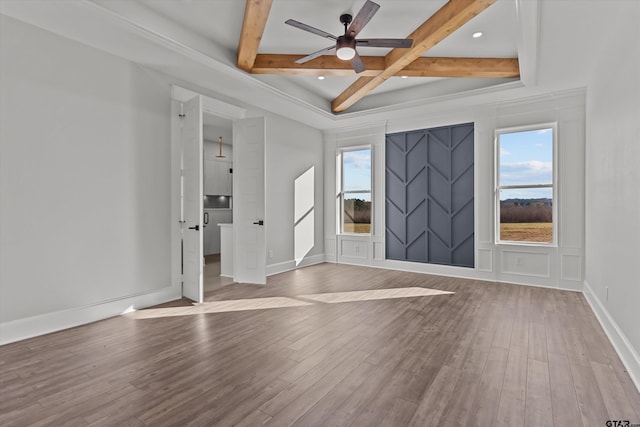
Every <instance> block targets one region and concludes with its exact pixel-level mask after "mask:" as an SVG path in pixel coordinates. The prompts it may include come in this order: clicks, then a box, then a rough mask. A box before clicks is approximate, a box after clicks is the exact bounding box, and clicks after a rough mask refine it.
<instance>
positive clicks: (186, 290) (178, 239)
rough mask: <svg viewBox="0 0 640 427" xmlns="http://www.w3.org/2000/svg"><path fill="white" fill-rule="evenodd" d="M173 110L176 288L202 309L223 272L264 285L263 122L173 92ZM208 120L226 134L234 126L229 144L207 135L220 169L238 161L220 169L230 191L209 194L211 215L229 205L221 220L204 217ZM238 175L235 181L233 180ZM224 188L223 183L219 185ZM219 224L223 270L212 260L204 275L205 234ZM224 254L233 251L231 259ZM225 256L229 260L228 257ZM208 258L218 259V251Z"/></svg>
mask: <svg viewBox="0 0 640 427" xmlns="http://www.w3.org/2000/svg"><path fill="white" fill-rule="evenodd" d="M171 108H172V121H171V132H172V155H171V162H172V168H171V170H172V179H171V182H172V184H171V192H172V225H171V227H172V239H171V253H172V256H171V258H172V285H173V286H174V287H176V288H179V289H181V294H182V295H183V296H184V297H187V298H189V299H191V300H193V301H194V302H196V303H200V302H203V300H204V287H205V285H204V276H205V274H206V275H207V276H208V277H214V276H218V275H219V274H220V273H216V271H218V270H217V269H218V266H220V267H219V268H220V270H221V272H222V274H225V275H228V276H233V279H232V280H233V282H241V283H254V284H264V283H266V245H265V230H264V222H265V221H264V211H265V203H264V196H265V187H264V183H265V167H264V165H265V157H264V147H265V142H266V138H265V136H266V135H265V120H264V117H260V118H245V114H246V110H245V109H243V108H240V107H237V106H234V105H232V104H227V103H225V102H222V101H218V100H216V99H213V98H209V97H207V96H203V95H200V94H197V93H195V92H192V91H190V90H188V89H184V88H181V87H178V86H172V106H171ZM205 119H207V120H210V121H212V122H214V123H212V124H213V125H214V126H215V122H216V121H222V124H223V126H222V127H225V126H228V124H229V123H231V132H230V133H229V132H228V130H227V133H226V134H227V135H228V136H227V137H226V139H225V136H224V135H220V134H219V133H220V132H219V131H218V132H217V134H216V132H215V130H216V129H214V132H213V136H210V135H207V139H209V140H211V139H212V138H213V139H214V144H215V143H216V142H217V143H218V146H217V153H216V151H215V150H212V151H213V152H214V153H216V156H215V159H216V160H217V161H219V162H220V164H221V165H224V163H223V162H225V161H228V160H225V159H227V158H228V157H226V155H225V150H226V151H227V153H228V154H229V155H230V156H233V158H232V159H231V162H229V163H227V164H226V166H230V167H228V168H227V169H224V168H222V169H220V170H222V171H223V173H224V174H226V177H227V178H226V179H228V182H227V185H228V187H226V188H227V189H228V188H231V191H228V190H227V191H221V190H218V189H216V190H211V191H209V190H208V191H207V192H208V193H209V195H212V196H214V197H213V198H211V200H209V202H211V205H210V206H212V209H221V208H220V205H216V203H218V202H220V203H223V202H224V203H223V206H224V209H225V210H227V211H228V213H227V216H226V217H223V218H218V217H217V216H214V215H212V214H211V212H210V213H209V214H208V215H205V213H206V212H205V208H204V199H205V197H204V196H205V195H206V194H207V192H205V188H204V187H205V184H206V183H205V176H204V166H205V164H204V163H205V155H204V154H205V153H204V142H205V137H204V133H205V132H206V129H205V123H204V121H205ZM220 124H221V123H218V125H220ZM227 129H228V128H227ZM221 136H222V145H220V137H221ZM234 140H235V141H234ZM225 141H228V142H231V143H233V145H231V144H227V147H226V148H225V144H224V143H225ZM231 147H232V148H231ZM218 156H220V157H218ZM210 157H211V156H210ZM225 171H226V172H225ZM233 172H236V173H235V174H233V175H231V174H232V173H233ZM233 178H235V179H233ZM214 181H215V180H214ZM223 181H224V179H223V180H217V183H218V184H219V183H220V182H223ZM212 185H213V184H212ZM221 193H226V194H221ZM234 196H235V198H234ZM223 199H227V200H223ZM229 214H230V216H229ZM205 223H206V224H205ZM231 223H233V226H231V225H230V224H231ZM218 224H226V226H225V227H224V228H225V231H226V232H225V233H224V234H225V236H226V237H227V238H225V239H224V242H226V243H228V244H227V245H223V244H221V245H220V246H221V248H220V253H221V256H220V262H218V257H215V256H214V257H211V258H210V259H209V261H210V263H209V265H210V267H212V268H211V269H207V271H206V273H205V268H206V258H205V250H204V231H205V230H206V227H204V226H205V225H209V227H210V228H209V231H213V230H216V231H217V227H218ZM221 234H223V233H221ZM214 242H215V241H214ZM214 245H215V243H214ZM214 247H215V246H214ZM225 247H227V248H229V249H228V250H226V251H225V250H224V248H225ZM225 253H227V254H229V255H230V256H227V257H225V255H224V254H225ZM209 254H210V255H216V254H215V250H214V251H213V253H209ZM227 272H228V273H227ZM218 277H219V276H218ZM223 283H225V281H224V280H223V279H222V278H216V279H215V280H213V281H212V282H210V284H209V285H207V289H212V288H217V287H219V286H222V285H223Z"/></svg>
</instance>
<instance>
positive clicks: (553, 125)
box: [494, 122, 559, 247]
mask: <svg viewBox="0 0 640 427" xmlns="http://www.w3.org/2000/svg"><path fill="white" fill-rule="evenodd" d="M546 129H551V130H552V133H553V138H552V161H551V162H552V171H551V177H552V182H551V183H548V182H535V180H532V181H531V182H527V183H517V184H513V183H512V184H504V183H501V182H500V171H501V161H500V159H501V146H500V138H501V136H502V135H507V134H514V133H519V132H528V131H536V130H538V131H543V130H546ZM494 159H495V170H494V217H495V243H496V244H501V245H502V244H507V245H527V246H546V247H548V246H552V247H557V245H558V200H559V197H558V178H557V177H558V173H557V170H558V123H557V122H550V123H539V124H534V125H526V126H516V127H509V128H501V129H496V131H495V138H494ZM545 188H550V189H551V194H552V241H551V242H535V241H527V240H502V239H501V236H500V234H501V233H500V224H501V222H500V209H501V208H500V192H501V191H505V190H506V191H509V190H511V191H514V190H527V189H529V190H537V189H545Z"/></svg>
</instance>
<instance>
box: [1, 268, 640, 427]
mask: <svg viewBox="0 0 640 427" xmlns="http://www.w3.org/2000/svg"><path fill="white" fill-rule="evenodd" d="M411 288H430V289H434V290H440V291H446V292H450V293H436V294H434V295H426V296H413V295H416V291H415V289H414V290H412V289H411ZM381 289H385V290H386V289H393V291H381V292H372V293H368V294H367V293H362V292H360V293H357V294H347V293H346V292H350V291H366V290H381ZM328 293H340V294H336V295H319V294H328ZM418 293H419V292H418ZM350 295H353V298H351V300H350V298H349V296H350ZM381 295H382V296H383V297H385V298H388V299H376V298H378V297H380V296H381ZM324 301H329V302H324ZM344 301H348V302H344ZM0 387H1V389H0V393H1V399H0V424H1V425H3V426H27V425H28V426H40V425H43V426H44V425H52V426H61V425H64V426H76V425H78V426H84V425H114V426H123V425H130V426H138V425H140V426H143V425H153V426H165V425H166V426H183V425H194V426H211V425H220V426H231V425H237V426H257V425H263V424H264V425H272V426H288V425H296V426H317V425H326V426H349V425H352V426H394V427H397V426H405V425H408V426H436V425H437V426H453V425H478V426H547V425H557V426H580V425H583V426H585V427H586V426H589V427H591V426H605V423H606V421H607V420H609V419H616V420H621V419H622V420H630V422H631V423H640V395H639V394H638V391H637V390H636V389H635V387H634V385H633V383H632V382H631V379H630V377H629V376H628V374H627V373H626V372H625V369H624V367H623V365H622V364H621V362H620V360H619V359H618V357H617V355H616V354H615V352H614V351H613V348H612V347H611V345H610V343H609V342H608V341H607V339H606V337H605V335H604V333H603V331H602V329H601V328H600V326H599V324H598V322H597V321H596V319H595V317H594V315H593V314H592V312H591V310H590V308H589V307H588V305H587V303H586V301H585V299H584V298H583V296H582V295H581V294H579V293H574V292H565V291H556V290H550V289H541V288H534V287H526V286H518V285H506V284H495V283H489V282H481V281H473V280H464V279H455V278H447V277H438V276H429V275H422V274H413V273H404V272H397V271H388V270H380V269H372V268H365V267H353V266H345V265H334V264H321V265H316V266H312V267H307V268H304V269H301V270H296V271H292V272H288V273H284V274H280V275H276V276H272V277H270V278H269V281H268V284H267V286H264V287H259V286H250V285H237V284H234V285H230V286H225V287H223V288H220V289H218V290H215V291H213V292H209V293H207V295H206V302H205V303H204V304H202V305H198V306H192V305H191V304H190V303H189V302H188V301H186V300H182V301H177V302H175V303H170V304H164V305H162V306H159V307H155V308H152V309H147V310H141V311H138V312H135V313H130V314H127V315H123V316H119V317H115V318H111V319H107V320H104V321H100V322H96V323H92V324H89V325H85V326H81V327H78V328H73V329H69V330H66V331H61V332H58V333H54V334H49V335H46V336H42V337H37V338H33V339H29V340H25V341H21V342H17V343H13V344H9V345H5V346H2V347H0Z"/></svg>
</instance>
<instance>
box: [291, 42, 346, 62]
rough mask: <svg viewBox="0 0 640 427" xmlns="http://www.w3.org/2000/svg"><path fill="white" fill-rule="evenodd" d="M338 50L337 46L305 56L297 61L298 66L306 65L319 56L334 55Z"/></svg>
mask: <svg viewBox="0 0 640 427" xmlns="http://www.w3.org/2000/svg"><path fill="white" fill-rule="evenodd" d="M335 50H336V47H335V46H329V47H325V48H324V49H320V50H319V51H317V52H313V53H312V54H311V55H307V56H304V57H302V58H300V59H296V64H304V63H305V62H307V61H311V60H312V59H315V58H317V57H318V56H322V55H327V54H329V53H333V52H334V51H335Z"/></svg>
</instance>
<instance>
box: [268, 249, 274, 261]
mask: <svg viewBox="0 0 640 427" xmlns="http://www.w3.org/2000/svg"><path fill="white" fill-rule="evenodd" d="M268 255H269V259H271V258H273V249H269V252H268Z"/></svg>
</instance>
